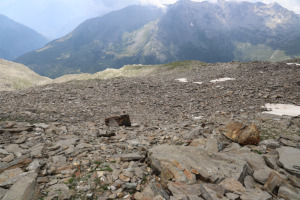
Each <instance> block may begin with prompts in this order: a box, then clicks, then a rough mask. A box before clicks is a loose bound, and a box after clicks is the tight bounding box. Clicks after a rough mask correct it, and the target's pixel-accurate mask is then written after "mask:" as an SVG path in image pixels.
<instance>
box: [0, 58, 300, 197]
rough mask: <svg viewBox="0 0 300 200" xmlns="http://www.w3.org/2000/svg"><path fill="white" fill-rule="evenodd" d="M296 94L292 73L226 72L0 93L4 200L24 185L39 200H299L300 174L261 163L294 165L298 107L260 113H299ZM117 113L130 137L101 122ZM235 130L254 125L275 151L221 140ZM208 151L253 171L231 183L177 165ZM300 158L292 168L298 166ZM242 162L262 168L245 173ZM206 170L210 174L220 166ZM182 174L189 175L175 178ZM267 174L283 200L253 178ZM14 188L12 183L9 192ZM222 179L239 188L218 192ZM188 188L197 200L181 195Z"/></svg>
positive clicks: (287, 68) (222, 173) (233, 67)
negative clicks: (279, 180)
mask: <svg viewBox="0 0 300 200" xmlns="http://www.w3.org/2000/svg"><path fill="white" fill-rule="evenodd" d="M224 78H225V79H224ZM299 91H300V67H299V66H298V65H296V64H286V63H269V62H249V63H239V62H232V63H219V64H209V65H207V66H202V67H198V68H192V69H189V70H185V71H182V72H172V73H165V74H157V75H151V76H141V77H131V78H122V77H120V78H114V79H108V80H86V81H71V82H68V83H62V84H49V85H44V86H39V87H34V88H29V89H26V90H21V91H13V92H0V102H1V104H0V138H1V140H0V161H1V160H2V162H0V199H1V198H3V199H9V197H11V196H10V195H12V196H13V195H14V194H15V193H16V192H15V191H14V188H16V187H20V185H16V184H17V183H18V180H19V179H20V178H24V177H27V179H26V180H28V182H29V183H28V184H27V185H26V187H28V188H31V189H32V188H33V189H32V190H33V191H35V190H36V189H37V188H38V189H39V191H40V192H38V196H39V198H44V199H54V198H56V197H58V198H59V199H71V198H72V199H109V198H110V199H131V198H135V199H147V198H148V199H154V198H156V199H163V198H165V199H187V198H189V199H238V198H241V199H250V196H251V195H253V194H257V195H261V196H254V197H253V199H255V198H259V199H272V198H273V199H277V197H276V195H279V196H280V195H281V196H280V197H283V196H282V195H286V194H287V195H289V196H288V197H286V196H284V198H286V199H292V197H293V195H294V194H300V193H298V192H300V189H299V184H300V183H299V182H297V181H299V178H300V177H299V175H300V172H299V168H298V169H295V171H292V172H291V170H290V169H289V167H286V166H285V162H284V161H282V162H281V166H277V165H276V166H275V167H274V166H273V168H272V167H271V166H270V164H268V163H265V162H264V161H262V160H264V159H265V158H263V156H265V157H269V156H271V155H274V156H273V157H274V159H280V158H281V157H280V156H282V155H283V154H284V153H282V152H286V151H287V152H292V153H291V155H292V156H294V153H293V152H294V151H296V152H298V151H299V149H300V139H299V138H300V118H299V116H298V117H297V115H300V113H298V114H297V109H299V107H295V110H294V111H295V112H294V113H296V114H294V115H295V116H279V115H270V114H267V113H264V112H265V111H267V110H266V108H265V107H264V106H266V104H290V105H294V106H300V92H299ZM122 113H127V114H129V116H130V118H131V122H132V123H133V126H132V127H108V126H106V125H105V123H104V120H105V118H107V117H111V116H114V115H120V114H122ZM231 121H237V122H241V123H243V124H246V125H250V124H255V125H257V127H258V129H259V130H260V135H261V140H267V139H268V141H272V142H273V143H274V145H275V147H276V148H277V149H276V148H273V147H272V145H270V144H269V143H260V144H259V145H247V146H244V147H242V146H240V145H238V144H237V143H234V142H232V141H230V140H229V139H227V138H225V137H224V136H223V135H222V134H221V133H220V131H219V130H220V128H221V127H223V126H224V125H226V124H228V123H229V122H231ZM164 144H170V146H164ZM191 144H193V145H191ZM220 144H224V145H223V147H222V148H221V147H218V145H219V146H220ZM225 144H226V145H225ZM277 145H278V146H277ZM174 146H175V147H176V148H175V147H174ZM195 146H198V147H197V148H196V149H192V150H191V149H189V148H194V147H195ZM209 146H215V147H216V148H212V149H213V150H212V152H213V153H214V155H215V156H221V157H222V159H224V162H229V161H228V160H226V159H227V158H226V159H225V157H224V158H223V156H225V154H226V152H228V153H227V154H228V155H231V154H230V152H231V151H237V152H240V153H241V154H239V156H240V157H239V156H236V157H239V159H240V160H243V162H242V161H241V162H240V164H233V166H232V167H234V168H236V169H238V170H239V169H240V168H247V167H249V166H250V168H251V169H250V170H248V171H247V173H246V172H245V173H244V174H243V175H241V174H238V175H237V174H231V172H230V173H229V174H230V175H229V174H226V173H227V171H226V170H227V168H226V167H224V168H222V167H221V168H222V169H219V171H217V172H216V173H217V174H218V175H217V176H216V177H215V178H213V176H212V175H211V176H210V175H203V174H202V173H204V172H195V171H193V169H194V168H195V163H194V164H188V163H189V162H192V161H191V160H184V159H183V158H182V157H181V158H180V154H182V155H186V157H189V156H191V157H192V156H193V154H194V156H195V155H196V154H197V153H199V152H194V151H198V150H199V149H200V150H199V151H200V153H199V154H201V156H202V155H203V156H204V157H205V158H203V159H208V157H209V155H211V154H210V153H209V152H210V150H211V149H210V147H209ZM221 146H222V145H221ZM279 147H280V148H279ZM285 147H289V148H291V149H288V150H286V149H284V148H285ZM172 148H175V149H177V150H172ZM281 148H282V149H283V150H282V151H281ZM208 149H210V150H208ZM276 150H277V151H278V152H277V153H276V152H275V151H276ZM160 151H161V152H162V153H161V154H163V152H165V153H166V154H170V155H169V157H170V159H171V160H173V161H167V159H168V156H167V155H160ZM172 152H173V153H174V155H172ZM186 152H190V153H191V154H188V153H186ZM207 152H208V154H207ZM242 152H243V153H245V154H243V153H242ZM253 152H255V153H253ZM176 154H178V155H176ZM260 154H263V155H260ZM278 155H279V157H278ZM299 155H300V154H298V157H297V155H296V157H292V158H295V159H296V160H297V159H298V160H300V158H299ZM176 156H177V157H176ZM178 156H179V157H178ZM243 156H244V158H241V157H243ZM247 156H248V157H249V156H250V157H251V156H252V157H255V158H253V160H255V161H256V159H257V160H258V161H257V162H258V163H254V164H253V163H251V161H248V160H247ZM276 156H277V157H276ZM233 157H235V156H233ZM273 157H272V159H273ZM26 159H27V160H26ZM191 159H196V160H197V158H196V157H195V158H191ZM222 159H221V160H222ZM251 159H252V158H251ZM295 159H294V160H292V162H294V161H295ZM163 160H164V161H163ZM265 160H266V159H265ZM175 161H176V162H177V161H178V163H179V164H178V165H177V164H176V162H175ZM185 162H186V163H185ZM207 162H210V161H207ZM211 162H212V164H211V166H206V167H208V168H210V167H212V166H213V165H215V164H216V162H217V161H211ZM231 162H232V163H235V162H236V161H231ZM253 162H254V161H253ZM295 162H297V161H295ZM170 163H171V164H170ZM172 163H173V164H172ZM174 163H175V164H174ZM241 163H242V164H243V166H241ZM196 164H199V163H196ZM298 164H299V162H298V163H296V164H295V165H298ZM180 165H186V167H184V166H183V167H182V170H181V171H180V170H179V171H178V169H177V168H179V169H181V167H180ZM176 166H177V168H176ZM220 166H223V164H222V163H221V164H220ZM224 166H225V164H224ZM246 166H247V167H246ZM299 166H300V164H299ZM174 167H175V168H176V169H175V168H174ZM193 167H194V168H193ZM196 168H197V167H196ZM200 168H201V167H199V170H200ZM204 168H205V167H204ZM13 169H14V171H9V170H13ZM166 170H167V171H166ZM199 170H198V171H199ZM259 170H260V171H259ZM262 170H265V171H263V172H262ZM200 171H201V170H200ZM249 171H250V172H249ZM266 171H267V172H266ZM5 172H6V173H5ZM273 172H274V173H275V174H277V173H279V174H283V175H284V176H285V177H283V178H284V179H285V180H288V186H290V185H293V187H290V189H286V188H285V187H283V186H282V188H281V187H280V188H281V192H280V194H279V193H278V191H276V192H274V191H273V190H271V189H268V187H269V185H268V182H267V180H268V179H270V177H269V176H267V177H266V178H265V179H264V180H261V179H259V178H258V177H259V176H257V175H253V174H255V173H265V174H268V175H269V174H272V173H273ZM182 173H183V174H185V175H186V176H184V175H182ZM189 173H192V174H190V175H187V174H189ZM232 173H233V172H232ZM247 174H248V176H246V175H247ZM18 176H19V179H18V178H16V177H18ZM228 176H230V177H228ZM274 176H275V175H274ZM278 176H279V175H278ZM3 177H4V178H3ZM183 177H185V178H183ZM186 177H187V178H186ZM189 177H194V178H189ZM237 177H238V178H237ZM247 177H248V178H247ZM253 177H254V179H253ZM290 177H292V178H290ZM297 177H298V178H297ZM1 178H2V179H1ZM12 178H15V179H14V180H15V181H14V182H13V183H12V182H10V183H7V182H8V181H11V179H12ZM227 178H233V179H235V181H236V182H238V183H236V184H240V185H238V186H237V185H235V186H234V188H230V187H229V186H228V187H227V186H226V183H223V184H221V183H220V182H222V181H225V180H226V179H227ZM248 179H251V180H252V179H253V181H252V182H251V184H252V185H251V187H250V186H249V185H248V182H247V183H246V182H245V180H248ZM3 180H4V181H3ZM291 180H294V182H295V180H296V184H292V181H291ZM22 182H24V180H23V181H22ZM25 182H26V181H25ZM36 182H37V183H38V186H37V187H35V186H34V183H36ZM204 183H205V184H208V183H209V184H211V185H205V184H204ZM219 183H220V184H221V186H222V187H221V186H220V184H219ZM18 184H21V183H18ZM24 184H25V183H24ZM266 184H267V185H266ZM219 186H220V187H221V189H222V188H223V189H224V188H226V190H225V189H224V192H223V193H222V192H221V194H220V193H218V190H217V189H216V188H217V187H219ZM248 186H249V187H248ZM279 186H280V185H279ZM279 186H278V187H279ZM193 187H195V188H198V190H197V191H199V193H193V192H191V193H188V192H187V191H190V190H191V191H192V190H193V189H192V188H193ZM238 187H240V188H242V189H241V191H239V190H238V189H237V188H238ZM187 188H189V189H187ZM255 190H256V191H258V192H254V191H255ZM287 190H291V191H287ZM57 191H60V192H57ZM184 191H185V192H184ZM207 191H209V192H208V195H210V196H211V197H207V194H206V192H207ZM266 191H267V192H266ZM32 193H34V192H32ZM2 194H3V195H2ZM270 194H271V195H270ZM1 195H2V196H3V197H1ZM21 195H24V194H21ZM213 195H215V196H213ZM299 196H300V195H299ZM299 196H298V197H299ZM298 197H297V198H298ZM278 199H279V198H278Z"/></svg>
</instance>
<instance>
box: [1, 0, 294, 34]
mask: <svg viewBox="0 0 300 200" xmlns="http://www.w3.org/2000/svg"><path fill="white" fill-rule="evenodd" d="M176 1H177V0H0V14H3V15H5V16H7V17H9V18H11V19H13V20H15V21H17V22H19V23H21V24H24V25H26V26H28V27H30V28H32V29H34V30H36V31H37V32H39V33H41V34H43V35H44V36H46V37H48V39H50V40H51V39H55V38H59V37H62V36H63V35H65V34H67V33H69V32H71V31H72V30H73V29H74V28H76V26H78V25H79V24H80V23H82V22H83V21H85V20H86V19H89V18H92V17H97V16H101V15H104V14H106V13H108V12H110V11H113V10H118V9H121V8H123V7H126V6H129V5H134V4H140V5H156V6H159V7H163V6H164V5H165V4H172V3H175V2H176ZM194 1H199V2H200V1H203V0H194ZM207 1H210V2H214V3H216V2H217V0H207ZM233 1H242V0H233ZM246 1H249V2H258V1H259V2H263V3H274V2H277V3H279V4H281V5H282V6H283V7H286V8H288V9H289V10H292V11H294V12H296V13H298V14H300V0H246Z"/></svg>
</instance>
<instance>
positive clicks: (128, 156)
mask: <svg viewBox="0 0 300 200" xmlns="http://www.w3.org/2000/svg"><path fill="white" fill-rule="evenodd" d="M120 158H121V160H122V161H134V160H142V159H143V158H145V156H144V155H140V154H139V153H129V154H124V155H121V156H120Z"/></svg>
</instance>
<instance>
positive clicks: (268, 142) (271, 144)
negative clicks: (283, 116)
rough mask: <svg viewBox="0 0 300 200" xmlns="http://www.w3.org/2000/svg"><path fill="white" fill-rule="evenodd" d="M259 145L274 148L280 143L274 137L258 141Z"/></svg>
mask: <svg viewBox="0 0 300 200" xmlns="http://www.w3.org/2000/svg"><path fill="white" fill-rule="evenodd" d="M259 145H265V146H266V147H267V148H269V149H276V148H279V147H280V143H279V142H278V141H276V140H274V139H268V140H263V141H260V142H259Z"/></svg>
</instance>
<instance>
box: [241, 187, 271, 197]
mask: <svg viewBox="0 0 300 200" xmlns="http://www.w3.org/2000/svg"><path fill="white" fill-rule="evenodd" d="M240 199H241V200H258V199H259V200H271V199H272V196H271V195H270V194H269V193H268V192H265V191H263V190H261V189H259V188H255V189H247V191H246V193H245V194H242V195H241V196H240Z"/></svg>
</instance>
